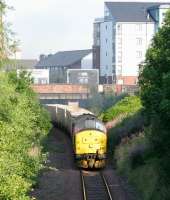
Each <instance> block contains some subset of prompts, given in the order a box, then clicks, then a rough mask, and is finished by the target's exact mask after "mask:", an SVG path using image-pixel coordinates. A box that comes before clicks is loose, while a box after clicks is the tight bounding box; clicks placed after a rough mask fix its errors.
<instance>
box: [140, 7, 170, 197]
mask: <svg viewBox="0 0 170 200" xmlns="http://www.w3.org/2000/svg"><path fill="white" fill-rule="evenodd" d="M139 84H140V87H141V99H142V103H143V106H144V108H145V113H146V117H147V121H148V124H149V127H150V132H149V134H148V137H149V141H150V144H151V152H152V158H154V159H155V161H156V164H157V170H158V172H159V174H160V181H161V183H163V184H164V185H166V186H167V190H166V191H164V192H162V194H164V197H163V198H162V199H167V195H168V197H169V198H170V190H169V189H168V188H169V186H170V170H169V169H170V123H169V122H170V11H168V12H167V15H166V18H165V21H164V24H163V26H162V27H161V28H160V29H159V30H158V32H157V33H156V35H155V37H154V39H153V41H152V44H151V46H150V48H149V49H148V51H147V54H146V60H145V64H144V65H143V66H142V68H141V72H140V77H139ZM169 198H168V199H169Z"/></svg>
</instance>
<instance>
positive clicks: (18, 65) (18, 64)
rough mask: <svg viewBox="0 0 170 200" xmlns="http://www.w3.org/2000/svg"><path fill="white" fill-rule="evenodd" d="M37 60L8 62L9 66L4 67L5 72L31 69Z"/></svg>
mask: <svg viewBox="0 0 170 200" xmlns="http://www.w3.org/2000/svg"><path fill="white" fill-rule="evenodd" d="M37 62H38V61H37V60H34V59H18V60H10V61H9V64H7V65H6V66H5V69H6V70H13V69H14V70H15V69H33V68H34V67H35V65H36V64H37Z"/></svg>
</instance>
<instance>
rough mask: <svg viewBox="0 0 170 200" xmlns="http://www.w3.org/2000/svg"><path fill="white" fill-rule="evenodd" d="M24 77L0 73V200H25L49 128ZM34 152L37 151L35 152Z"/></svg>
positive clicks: (39, 166)
mask: <svg viewBox="0 0 170 200" xmlns="http://www.w3.org/2000/svg"><path fill="white" fill-rule="evenodd" d="M30 84H31V80H30V79H29V77H28V76H27V75H26V74H23V73H22V74H21V75H20V76H19V77H17V75H16V73H9V74H4V73H1V74H0V94H1V95H0V199H3V200H6V199H8V200H20V199H22V200H27V199H29V197H28V195H27V193H28V191H29V190H30V188H31V186H32V184H34V183H35V182H34V180H35V178H36V176H37V174H38V172H39V170H40V168H41V162H42V153H41V141H42V140H43V138H44V137H45V136H46V135H47V133H48V131H49V128H50V122H49V121H50V120H49V116H48V114H47V113H46V112H45V110H44V109H43V108H42V107H41V106H40V105H39V102H38V100H37V98H36V95H35V94H34V93H33V91H32V89H31V86H30ZM34 149H37V151H34Z"/></svg>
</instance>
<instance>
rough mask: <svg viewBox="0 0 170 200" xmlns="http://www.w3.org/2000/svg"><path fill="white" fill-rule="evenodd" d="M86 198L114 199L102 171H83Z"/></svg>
mask: <svg viewBox="0 0 170 200" xmlns="http://www.w3.org/2000/svg"><path fill="white" fill-rule="evenodd" d="M81 181H82V188H83V199H84V200H113V198H112V196H111V192H110V189H109V186H108V184H107V181H106V178H105V176H104V174H103V173H102V172H87V171H81Z"/></svg>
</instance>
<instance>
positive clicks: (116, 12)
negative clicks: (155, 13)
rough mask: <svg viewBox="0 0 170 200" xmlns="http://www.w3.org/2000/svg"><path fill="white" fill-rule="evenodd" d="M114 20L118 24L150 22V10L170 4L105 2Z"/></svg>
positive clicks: (151, 19)
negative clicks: (148, 16) (148, 15)
mask: <svg viewBox="0 0 170 200" xmlns="http://www.w3.org/2000/svg"><path fill="white" fill-rule="evenodd" d="M105 5H106V6H107V8H108V9H109V11H110V13H111V15H112V17H113V19H114V20H115V21H117V22H149V21H153V18H147V14H148V12H149V9H153V8H158V7H159V6H160V5H170V2H167V3H166V2H163V3H161V2H155V3H154V2H105Z"/></svg>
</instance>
